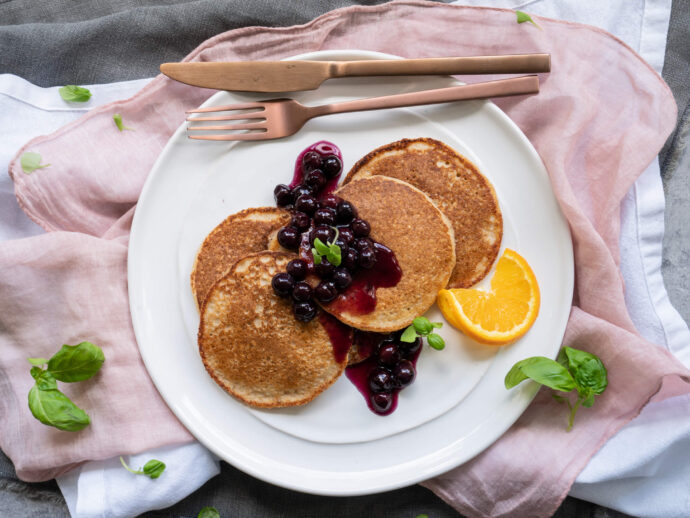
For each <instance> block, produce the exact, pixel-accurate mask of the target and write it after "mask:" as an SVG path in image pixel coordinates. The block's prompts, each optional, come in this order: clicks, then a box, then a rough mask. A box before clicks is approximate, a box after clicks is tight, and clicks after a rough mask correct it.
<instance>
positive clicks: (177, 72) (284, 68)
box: [160, 54, 551, 92]
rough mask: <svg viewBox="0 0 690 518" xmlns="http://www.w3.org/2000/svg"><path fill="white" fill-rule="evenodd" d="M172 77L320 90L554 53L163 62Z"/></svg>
mask: <svg viewBox="0 0 690 518" xmlns="http://www.w3.org/2000/svg"><path fill="white" fill-rule="evenodd" d="M160 68H161V72H162V73H163V74H165V75H166V76H168V77H170V78H172V79H174V80H176V81H180V82H181V83H186V84H188V85H193V86H202V87H204V88H214V89H216V90H237V91H244V92H295V91H299V90H314V89H316V88H318V87H319V85H320V84H321V83H323V82H324V81H325V80H326V79H331V78H335V77H357V76H406V75H456V74H524V73H538V72H549V71H550V70H551V55H550V54H515V55H507V56H471V57H454V58H422V59H390V60H389V59H374V60H367V61H235V62H205V63H163V64H162V65H161V67H160Z"/></svg>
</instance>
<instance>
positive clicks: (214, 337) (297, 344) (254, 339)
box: [198, 251, 346, 408]
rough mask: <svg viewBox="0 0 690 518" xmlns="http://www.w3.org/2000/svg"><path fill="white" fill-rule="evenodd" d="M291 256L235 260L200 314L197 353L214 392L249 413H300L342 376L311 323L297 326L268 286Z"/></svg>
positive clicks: (287, 304)
mask: <svg viewBox="0 0 690 518" xmlns="http://www.w3.org/2000/svg"><path fill="white" fill-rule="evenodd" d="M292 258H294V255H292V254H285V253H281V252H268V251H267V252H259V253H256V254H251V255H249V256H247V257H245V258H244V259H240V260H239V261H238V262H237V263H235V265H234V266H233V268H232V270H231V271H230V272H229V273H228V274H227V275H225V276H224V277H223V278H221V279H220V280H219V281H218V282H217V283H216V284H214V285H213V287H212V288H211V290H210V291H209V294H208V297H207V298H206V300H205V301H204V304H203V307H202V309H201V323H200V325H199V337H198V338H199V352H200V353H201V359H202V360H203V362H204V365H205V366H206V370H207V371H208V373H209V374H210V375H211V377H212V378H213V379H214V380H215V382H216V383H218V385H220V386H221V387H222V388H223V389H225V390H226V391H227V392H228V393H230V394H232V395H233V396H235V397H236V398H237V399H239V400H240V401H242V402H244V403H246V404H248V405H251V406H255V407H265V408H268V407H287V406H295V405H303V404H305V403H308V402H309V401H311V400H312V399H314V398H315V397H316V396H317V395H319V394H320V393H321V392H323V391H324V390H325V389H326V388H328V387H329V386H330V385H331V384H332V383H333V382H334V381H335V380H336V379H337V378H338V376H340V374H341V373H342V372H343V369H344V368H345V364H346V360H343V361H342V362H341V363H339V362H337V361H336V360H335V357H334V354H333V346H332V345H331V341H330V339H329V337H328V334H327V333H326V330H325V329H324V328H323V326H322V325H321V324H320V323H319V319H318V318H315V319H314V320H312V321H311V322H309V323H302V322H298V321H297V320H296V319H295V317H294V316H293V313H292V306H291V303H290V301H289V300H286V299H282V298H279V297H278V296H276V295H275V294H274V293H273V288H272V287H271V279H272V277H273V275H275V274H276V273H279V272H282V271H285V267H286V265H287V263H288V262H289V261H290V260H291V259H292Z"/></svg>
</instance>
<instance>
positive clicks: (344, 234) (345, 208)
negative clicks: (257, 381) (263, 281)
mask: <svg viewBox="0 0 690 518" xmlns="http://www.w3.org/2000/svg"><path fill="white" fill-rule="evenodd" d="M342 172H343V161H342V154H341V153H340V150H339V149H338V147H337V146H336V145H334V144H332V143H330V142H326V141H324V140H322V141H320V142H317V143H316V144H312V145H311V146H309V147H308V148H306V149H305V150H303V151H302V152H301V153H300V154H299V155H298V157H297V160H296V163H295V170H294V175H293V178H292V182H291V183H290V185H285V184H280V185H277V186H276V187H275V189H274V191H273V194H274V196H275V200H276V204H277V205H278V206H279V207H285V208H286V209H288V210H291V211H292V218H291V220H290V223H289V224H288V225H286V226H285V227H283V228H281V229H280V230H279V231H278V234H277V239H278V243H280V245H281V246H282V247H283V248H286V249H288V250H294V251H296V252H298V253H299V259H295V260H293V261H291V262H290V264H289V265H288V271H287V272H282V273H279V274H277V275H276V276H275V277H274V282H273V288H274V290H275V292H276V294H278V295H279V296H281V297H285V298H291V299H292V300H293V306H292V307H293V313H294V315H295V318H296V319H297V320H300V321H302V322H309V321H310V320H312V319H313V318H314V317H315V316H316V315H317V313H318V312H317V310H316V302H318V303H320V304H322V305H330V304H332V305H333V307H334V308H337V310H338V311H347V312H349V313H351V314H360V315H361V314H366V313H371V312H372V311H374V309H375V308H376V289H377V288H381V287H393V286H395V285H396V284H397V283H398V282H399V281H400V278H401V276H402V270H401V269H400V266H399V264H398V261H397V260H396V258H395V254H394V253H393V251H392V250H390V249H389V248H387V247H385V246H384V245H382V244H380V243H376V242H374V241H373V240H372V239H371V238H370V237H369V234H370V232H371V226H370V225H369V223H368V222H367V221H365V220H364V219H362V218H359V217H358V214H357V208H356V207H355V206H354V205H353V204H352V203H350V202H348V201H347V200H343V199H341V198H339V197H338V196H335V195H334V194H333V190H334V189H335V188H336V186H337V185H338V180H339V179H340V176H341V174H342ZM316 239H318V240H319V241H321V243H324V244H326V243H327V244H328V245H337V247H338V249H339V252H340V259H339V262H338V260H337V258H336V259H330V260H329V257H330V256H328V257H326V256H322V257H320V258H319V259H320V260H319V261H317V264H315V262H314V256H313V253H315V252H313V251H312V249H313V248H314V246H315V245H314V243H315V241H316ZM333 261H334V262H333ZM293 272H299V273H297V274H296V275H295V273H293ZM305 279H306V280H305ZM309 287H311V288H312V289H311V290H309V289H308V288H309Z"/></svg>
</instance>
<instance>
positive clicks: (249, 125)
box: [187, 121, 266, 131]
mask: <svg viewBox="0 0 690 518" xmlns="http://www.w3.org/2000/svg"><path fill="white" fill-rule="evenodd" d="M265 128H266V121H263V122H248V123H246V124H228V125H226V126H187V129H188V130H191V131H204V130H245V129H265Z"/></svg>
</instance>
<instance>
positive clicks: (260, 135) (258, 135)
mask: <svg viewBox="0 0 690 518" xmlns="http://www.w3.org/2000/svg"><path fill="white" fill-rule="evenodd" d="M187 138H190V139H193V140H229V141H232V140H269V139H272V138H274V137H273V136H269V134H268V132H266V131H262V132H258V131H253V132H250V133H227V134H225V135H187Z"/></svg>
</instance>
